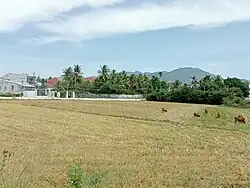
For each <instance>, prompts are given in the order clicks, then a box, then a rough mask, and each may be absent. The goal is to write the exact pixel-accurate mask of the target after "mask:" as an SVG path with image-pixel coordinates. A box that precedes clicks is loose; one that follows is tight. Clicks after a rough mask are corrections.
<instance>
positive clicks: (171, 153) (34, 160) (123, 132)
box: [0, 101, 250, 188]
mask: <svg viewBox="0 0 250 188" xmlns="http://www.w3.org/2000/svg"><path fill="white" fill-rule="evenodd" d="M162 107H165V108H167V109H168V110H169V112H167V113H162V112H161V108H162ZM203 110H204V106H203V105H188V104H173V103H172V104H170V103H152V102H109V101H91V102H89V101H82V102H80V101H0V117H1V119H0V135H1V136H0V143H1V144H0V145H1V148H2V149H3V150H8V151H10V152H14V154H15V155H14V156H11V157H10V159H9V160H8V161H6V162H5V166H4V168H3V169H2V171H1V174H2V177H1V181H0V183H1V185H0V187H21V186H20V185H21V183H22V182H27V185H25V186H23V187H32V188H33V187H41V188H50V187H65V186H66V184H67V170H68V169H69V167H70V166H71V165H73V164H78V165H79V166H81V167H82V169H83V170H84V171H85V172H86V174H87V175H90V174H95V177H96V178H98V177H99V179H100V187H185V188H186V187H190V188H196V187H197V188H198V187H204V188H208V187H209V188H210V187H250V132H249V130H250V126H249V123H248V122H247V124H244V125H243V124H234V115H238V114H239V113H241V114H243V115H244V116H246V118H247V119H249V118H250V116H249V115H248V114H250V113H249V112H250V111H249V110H242V109H233V108H222V107H208V111H209V113H208V115H203V114H202V113H201V114H202V115H201V118H196V117H193V113H194V112H198V113H200V112H202V111H203ZM217 112H220V113H221V114H222V117H221V118H220V119H216V118H215V114H216V113H217ZM14 183H15V184H14ZM8 184H12V185H11V186H8ZM13 184H14V186H13Z"/></svg>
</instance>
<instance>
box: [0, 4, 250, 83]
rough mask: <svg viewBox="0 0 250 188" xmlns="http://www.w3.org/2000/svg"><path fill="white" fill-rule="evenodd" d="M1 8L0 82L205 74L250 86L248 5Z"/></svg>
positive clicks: (249, 22)
mask: <svg viewBox="0 0 250 188" xmlns="http://www.w3.org/2000/svg"><path fill="white" fill-rule="evenodd" d="M2 4H3V5H1V6H0V64H1V69H0V75H3V74H4V73H7V72H16V73H19V72H27V73H32V72H36V74H39V75H42V76H58V75H60V74H61V73H62V69H63V68H66V67H67V66H70V65H73V64H81V65H82V67H83V71H84V72H85V73H86V76H90V75H96V72H97V70H98V69H99V67H100V65H101V64H107V65H108V66H109V67H111V68H115V69H117V70H122V69H126V70H128V71H135V70H140V71H159V70H166V71H168V70H172V69H175V68H179V67H187V66H188V67H189V66H192V67H198V68H202V69H204V70H207V71H210V72H211V73H215V74H221V75H222V76H237V77H241V78H247V79H250V74H249V72H250V71H249V68H250V65H249V62H250V35H249V33H250V11H249V10H250V1H249V0H220V1H218V0H210V1H205V0H189V1H186V0H174V1H172V0H140V1H139V0H54V1H53V2H52V1H51V0H43V1H41V0H22V1H21V0H9V1H8V2H4V3H2Z"/></svg>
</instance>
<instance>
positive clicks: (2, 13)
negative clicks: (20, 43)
mask: <svg viewBox="0 0 250 188" xmlns="http://www.w3.org/2000/svg"><path fill="white" fill-rule="evenodd" d="M120 1H121V0H1V1H0V3H1V5H0V32H7V31H13V30H16V29H18V28H20V27H22V25H23V24H25V23H29V22H39V21H46V20H49V19H51V18H53V17H54V16H56V15H58V14H60V13H62V12H67V11H70V10H71V9H73V8H76V7H79V6H84V5H87V6H92V7H98V6H103V5H112V4H114V3H116V2H120Z"/></svg>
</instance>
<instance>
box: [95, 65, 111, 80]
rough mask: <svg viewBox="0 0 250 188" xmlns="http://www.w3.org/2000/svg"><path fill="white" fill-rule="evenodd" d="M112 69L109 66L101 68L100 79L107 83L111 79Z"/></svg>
mask: <svg viewBox="0 0 250 188" xmlns="http://www.w3.org/2000/svg"><path fill="white" fill-rule="evenodd" d="M109 73H110V69H109V68H108V66H107V65H103V66H101V68H100V70H98V74H100V78H101V80H102V81H104V82H105V81H107V80H108V77H109Z"/></svg>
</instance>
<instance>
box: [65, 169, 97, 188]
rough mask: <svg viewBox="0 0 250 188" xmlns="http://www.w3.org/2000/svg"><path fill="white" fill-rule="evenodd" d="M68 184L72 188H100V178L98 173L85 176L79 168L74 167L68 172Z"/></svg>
mask: <svg viewBox="0 0 250 188" xmlns="http://www.w3.org/2000/svg"><path fill="white" fill-rule="evenodd" d="M68 183H69V185H70V187H72V188H91V187H100V183H101V177H100V175H99V174H98V173H90V174H88V175H85V174H84V172H83V170H82V168H81V167H79V166H77V165H74V166H72V167H71V168H70V169H69V171H68Z"/></svg>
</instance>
